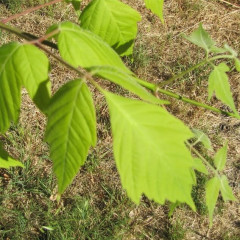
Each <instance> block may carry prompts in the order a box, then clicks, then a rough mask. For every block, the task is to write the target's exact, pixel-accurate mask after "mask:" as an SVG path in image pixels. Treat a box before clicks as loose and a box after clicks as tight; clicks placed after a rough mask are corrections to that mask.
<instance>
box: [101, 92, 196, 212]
mask: <svg viewBox="0 0 240 240" xmlns="http://www.w3.org/2000/svg"><path fill="white" fill-rule="evenodd" d="M104 94H105V97H106V99H107V103H108V106H109V109H110V117H111V126H112V132H113V150H114V156H115V159H116V164H117V168H118V171H119V173H120V177H121V182H122V185H123V188H125V189H126V190H127V193H128V195H129V197H130V198H131V199H132V200H133V201H134V202H135V203H139V201H140V197H141V195H142V194H143V193H144V194H145V195H146V196H147V197H149V198H150V199H153V200H154V201H156V202H158V203H160V204H163V203H164V202H165V200H166V199H167V200H169V201H171V202H176V201H179V202H185V203H187V204H188V205H189V206H191V207H192V208H193V209H195V205H194V203H193V201H192V198H191V189H192V185H193V184H194V179H193V177H192V172H191V170H192V167H193V159H192V157H191V154H190V152H189V150H188V149H187V148H186V146H185V144H184V141H186V140H187V139H189V138H191V137H192V133H191V131H190V130H189V129H188V128H187V127H186V126H185V125H184V124H183V123H182V122H181V121H180V120H178V119H176V118H175V117H173V116H172V115H170V114H169V113H168V112H167V111H166V110H165V109H163V108H162V107H159V106H157V105H153V104H148V103H145V102H142V101H139V100H132V99H127V98H124V97H121V96H118V95H114V94H112V93H109V92H104ZM173 146H174V151H173Z"/></svg>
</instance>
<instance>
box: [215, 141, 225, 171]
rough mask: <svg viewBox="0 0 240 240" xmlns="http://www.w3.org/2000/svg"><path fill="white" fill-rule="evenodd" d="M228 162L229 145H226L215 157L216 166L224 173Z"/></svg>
mask: <svg viewBox="0 0 240 240" xmlns="http://www.w3.org/2000/svg"><path fill="white" fill-rule="evenodd" d="M226 160H227V144H225V145H224V146H223V147H222V148H221V149H219V150H218V152H217V153H216V155H215V156H214V165H215V167H216V168H217V170H219V171H222V170H223V169H224V167H225V164H226Z"/></svg>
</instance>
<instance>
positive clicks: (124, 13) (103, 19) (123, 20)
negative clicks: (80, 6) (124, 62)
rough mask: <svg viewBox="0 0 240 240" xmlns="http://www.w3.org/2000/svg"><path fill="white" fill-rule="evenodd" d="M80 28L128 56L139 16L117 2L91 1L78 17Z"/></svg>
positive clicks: (110, 0)
mask: <svg viewBox="0 0 240 240" xmlns="http://www.w3.org/2000/svg"><path fill="white" fill-rule="evenodd" d="M80 20H81V27H82V28H84V29H88V30H90V31H91V32H94V33H95V34H97V35H98V36H100V37H101V38H102V39H103V40H104V41H106V42H107V43H108V44H109V45H110V46H112V47H113V48H114V49H115V50H116V51H117V52H118V53H119V54H121V55H122V56H123V55H130V54H132V51H133V41H134V39H135V38H136V35H137V22H138V21H140V20H141V16H140V14H139V13H138V12H137V11H136V10H134V9H132V8H131V7H130V6H128V5H127V4H124V3H122V2H120V1H118V0H108V1H105V0H93V1H91V2H90V3H89V4H88V6H87V7H85V9H84V10H83V12H82V14H81V15H80Z"/></svg>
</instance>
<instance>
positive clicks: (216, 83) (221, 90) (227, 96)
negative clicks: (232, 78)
mask: <svg viewBox="0 0 240 240" xmlns="http://www.w3.org/2000/svg"><path fill="white" fill-rule="evenodd" d="M227 71H229V67H228V66H227V65H226V64H225V63H220V64H219V65H218V66H214V69H213V71H212V72H211V73H210V75H209V82H208V99H211V97H212V95H213V92H214V91H215V93H216V96H217V98H218V99H220V100H221V101H222V102H223V103H225V104H226V105H228V106H229V107H230V108H231V109H232V110H233V111H234V112H235V113H236V114H238V113H237V110H236V108H235V105H234V102H233V98H232V93H231V90H230V85H229V82H228V76H227V74H226V72H227Z"/></svg>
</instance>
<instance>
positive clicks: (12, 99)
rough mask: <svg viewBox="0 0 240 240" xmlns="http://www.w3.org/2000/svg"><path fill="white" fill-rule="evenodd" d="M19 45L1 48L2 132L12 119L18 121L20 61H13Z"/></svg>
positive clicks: (0, 128)
mask: <svg viewBox="0 0 240 240" xmlns="http://www.w3.org/2000/svg"><path fill="white" fill-rule="evenodd" d="M19 47H20V44H19V43H9V44H7V45H4V46H2V47H1V48H0V56H1V57H0V132H5V131H6V130H7V129H8V128H9V126H10V123H11V121H14V122H16V121H17V119H18V115H19V111H20V100H21V98H20V96H21V94H20V91H21V78H20V76H19V74H18V73H17V69H16V68H17V67H18V62H15V61H13V56H14V54H15V53H16V52H17V50H18V48H19Z"/></svg>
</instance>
